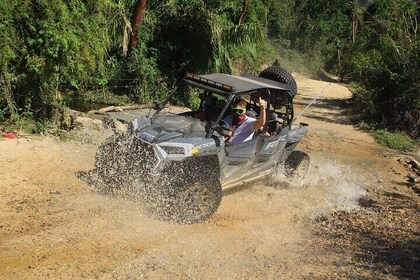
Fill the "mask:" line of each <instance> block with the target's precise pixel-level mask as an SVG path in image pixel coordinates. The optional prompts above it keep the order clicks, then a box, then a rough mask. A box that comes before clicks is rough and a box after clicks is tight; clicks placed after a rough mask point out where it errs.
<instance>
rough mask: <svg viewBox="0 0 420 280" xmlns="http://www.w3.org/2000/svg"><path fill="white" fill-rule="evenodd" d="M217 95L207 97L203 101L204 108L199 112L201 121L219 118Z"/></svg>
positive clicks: (198, 116) (198, 115)
mask: <svg viewBox="0 0 420 280" xmlns="http://www.w3.org/2000/svg"><path fill="white" fill-rule="evenodd" d="M216 102H217V97H215V96H212V97H206V98H205V100H204V101H203V105H202V110H201V111H200V112H199V113H198V114H197V118H199V119H200V121H202V122H204V121H215V120H216V119H217V109H216Z"/></svg>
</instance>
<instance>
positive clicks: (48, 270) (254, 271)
mask: <svg viewBox="0 0 420 280" xmlns="http://www.w3.org/2000/svg"><path fill="white" fill-rule="evenodd" d="M297 82H298V86H299V94H298V96H297V98H296V100H295V101H296V108H295V111H296V112H297V114H298V113H299V112H300V111H301V110H303V108H304V107H305V106H306V105H307V104H308V103H309V102H310V101H311V100H312V99H313V98H314V97H316V96H318V95H320V94H321V92H322V91H323V93H322V94H321V95H320V96H319V99H318V101H317V102H315V103H314V105H313V106H312V107H311V108H309V109H308V110H307V111H305V113H304V114H303V116H301V117H299V119H298V120H297V121H301V122H306V123H309V124H310V126H309V134H308V135H307V137H306V138H305V140H304V141H303V142H302V143H301V144H300V145H299V147H298V148H299V149H302V150H304V151H306V152H307V153H309V154H310V156H311V161H312V165H311V168H310V171H309V176H308V178H307V179H306V180H305V181H302V182H298V183H295V184H293V185H288V186H286V185H282V184H279V186H278V188H275V189H274V188H272V187H268V186H264V185H261V184H254V185H252V186H250V187H248V188H245V189H243V190H242V191H241V192H237V193H233V194H226V195H225V196H224V197H223V200H222V205H221V207H220V209H219V210H218V212H217V213H216V214H215V215H214V216H213V217H212V218H211V219H210V220H209V221H207V222H205V223H202V224H195V225H177V224H170V223H164V222H160V221H156V220H153V219H150V218H148V217H147V216H145V215H144V214H143V212H142V208H141V205H138V204H137V203H136V202H133V201H126V200H121V199H118V198H111V197H106V196H103V195H100V194H98V193H97V192H96V191H95V190H93V189H90V188H89V187H88V186H87V185H86V184H84V183H83V182H82V181H79V180H78V179H77V178H76V177H75V176H74V173H75V172H76V171H80V170H89V169H91V168H92V167H93V163H94V156H95V151H96V147H97V145H98V144H99V143H100V142H101V141H102V140H103V139H105V137H106V135H107V133H109V132H110V131H108V130H105V131H99V132H95V131H92V130H88V131H83V130H82V131H80V133H79V135H78V137H77V138H76V139H75V140H71V141H68V142H60V141H58V140H56V139H53V138H49V137H23V138H20V139H18V140H3V141H0V166H1V168H0V182H1V186H0V278H2V279H45V278H51V279H80V278H88V279H92V278H100V279H139V278H152V279H154V278H176V279H179V278H182V279H185V278H194V279H197V278H198V279H200V278H222V279H232V278H239V279H244V278H245V279H255V278H260V279H267V278H268V279H290V278H291V279H296V278H305V279H306V278H311V279H312V278H319V279H330V278H372V279H378V278H395V279H400V278H412V279H415V278H419V277H420V272H419V267H420V263H419V255H420V248H419V245H420V244H419V242H420V236H419V234H420V227H419V205H420V204H419V202H420V200H419V194H418V188H417V187H416V186H415V185H414V184H412V185H407V178H406V177H405V176H406V175H407V174H408V173H412V171H411V170H409V169H407V168H406V167H405V166H404V165H402V164H401V163H400V162H399V161H398V158H404V155H399V154H397V153H395V152H393V151H390V150H388V149H385V148H383V147H380V146H378V145H376V144H375V143H374V141H373V140H372V138H371V137H370V136H368V135H367V134H365V133H363V132H361V131H359V130H358V129H356V128H354V127H353V126H352V125H350V124H349V122H348V119H349V115H348V112H347V110H346V104H347V100H348V98H349V97H350V92H349V91H348V90H347V88H346V87H344V86H343V85H340V84H334V83H333V84H330V85H329V84H328V83H325V82H320V81H314V80H310V79H307V78H305V77H302V76H300V75H297ZM416 191H417V192H416Z"/></svg>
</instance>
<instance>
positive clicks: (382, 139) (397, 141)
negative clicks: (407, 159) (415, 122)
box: [371, 129, 420, 152]
mask: <svg viewBox="0 0 420 280" xmlns="http://www.w3.org/2000/svg"><path fill="white" fill-rule="evenodd" d="M371 134H372V136H373V137H374V138H375V140H376V142H377V143H379V144H381V145H383V146H386V147H389V148H391V149H395V150H399V151H404V152H407V151H409V152H415V151H417V150H418V149H419V145H420V141H419V140H413V139H411V138H410V137H409V136H407V135H406V134H404V133H401V132H389V131H387V130H384V129H380V130H372V131H371Z"/></svg>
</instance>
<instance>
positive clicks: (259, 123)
mask: <svg viewBox="0 0 420 280" xmlns="http://www.w3.org/2000/svg"><path fill="white" fill-rule="evenodd" d="M259 104H260V116H259V118H258V120H257V119H255V118H251V117H248V116H247V115H246V100H245V99H243V98H238V99H236V100H235V101H234V103H233V105H232V108H231V111H232V114H230V115H228V116H227V117H226V118H225V119H224V121H225V122H226V123H227V124H228V125H229V126H230V127H232V128H233V129H234V134H233V136H232V137H231V138H230V139H228V142H229V143H232V144H239V143H243V142H246V141H249V140H251V139H252V136H253V135H254V132H255V131H257V130H258V129H262V128H263V127H264V124H265V121H266V112H265V110H266V107H267V102H266V101H265V100H263V99H261V97H260V98H259Z"/></svg>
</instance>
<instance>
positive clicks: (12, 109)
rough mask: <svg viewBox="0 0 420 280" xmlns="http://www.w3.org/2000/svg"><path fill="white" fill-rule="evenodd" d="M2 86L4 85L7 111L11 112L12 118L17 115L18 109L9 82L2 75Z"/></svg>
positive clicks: (0, 78) (0, 76) (0, 80)
mask: <svg viewBox="0 0 420 280" xmlns="http://www.w3.org/2000/svg"><path fill="white" fill-rule="evenodd" d="M0 84H3V90H4V99H5V100H6V104H7V109H8V111H9V114H10V116H13V115H15V114H16V107H15V104H14V102H13V96H12V95H13V94H12V87H11V86H10V83H9V81H8V80H7V78H6V77H4V76H3V75H0Z"/></svg>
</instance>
